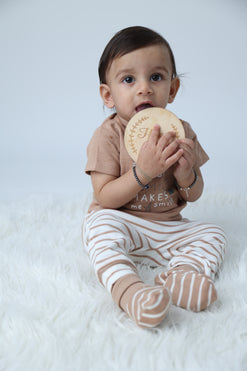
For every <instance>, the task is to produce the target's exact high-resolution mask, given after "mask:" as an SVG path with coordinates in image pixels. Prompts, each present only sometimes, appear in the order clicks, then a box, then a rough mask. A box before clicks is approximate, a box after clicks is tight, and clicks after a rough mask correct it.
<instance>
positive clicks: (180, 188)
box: [175, 168, 197, 198]
mask: <svg viewBox="0 0 247 371" xmlns="http://www.w3.org/2000/svg"><path fill="white" fill-rule="evenodd" d="M193 171H194V174H195V179H194V181H193V183H192V184H191V185H190V186H189V187H180V186H179V185H178V183H177V181H176V180H175V181H176V186H177V189H178V190H179V191H184V192H185V193H186V197H187V198H189V193H188V191H189V190H190V189H191V188H192V187H193V185H195V183H196V181H197V172H196V171H195V169H194V168H193Z"/></svg>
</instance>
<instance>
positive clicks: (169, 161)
mask: <svg viewBox="0 0 247 371" xmlns="http://www.w3.org/2000/svg"><path fill="white" fill-rule="evenodd" d="M183 153H184V150H183V148H180V143H179V141H178V140H177V139H176V136H175V133H174V132H171V131H170V132H168V133H165V134H164V135H162V136H160V127H159V125H155V127H154V128H153V130H152V132H151V135H150V137H149V139H148V141H147V142H145V143H143V145H142V147H141V149H140V152H139V155H138V159H137V165H138V167H139V168H140V169H141V170H143V172H145V174H147V175H148V176H149V177H150V178H155V177H157V176H158V175H160V174H162V173H164V172H165V171H166V170H167V169H169V168H170V167H171V166H173V165H174V164H175V163H176V162H177V161H179V159H180V158H181V156H182V155H183Z"/></svg>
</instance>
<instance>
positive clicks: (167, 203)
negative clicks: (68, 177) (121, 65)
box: [85, 114, 209, 221]
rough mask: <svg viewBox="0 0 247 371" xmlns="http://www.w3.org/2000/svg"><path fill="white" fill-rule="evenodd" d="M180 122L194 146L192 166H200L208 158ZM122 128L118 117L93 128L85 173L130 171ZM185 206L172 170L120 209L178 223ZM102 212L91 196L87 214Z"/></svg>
mask: <svg viewBox="0 0 247 371" xmlns="http://www.w3.org/2000/svg"><path fill="white" fill-rule="evenodd" d="M182 123H183V126H184V130H185V136H186V138H190V139H192V140H193V141H194V143H195V153H196V164H195V167H200V166H202V165H203V164H204V163H205V162H207V161H208V159H209V157H208V155H207V154H206V152H205V151H204V150H203V148H202V147H201V145H200V143H199V142H198V140H197V137H196V134H195V133H194V131H193V130H192V128H191V126H190V124H188V123H187V122H185V121H182ZM125 127H126V126H125V124H124V123H122V122H121V120H120V119H119V117H118V116H117V115H116V114H113V115H111V116H110V117H108V118H107V119H106V120H105V121H104V122H103V124H102V125H101V126H100V127H98V128H97V129H96V131H95V132H94V134H93V137H92V139H91V141H90V143H89V145H88V148H87V156H88V160H87V164H86V168H85V172H86V173H87V174H89V175H90V173H91V171H97V172H100V173H104V174H108V175H112V176H115V177H119V176H121V175H123V174H125V173H126V172H127V171H129V169H130V168H132V166H133V160H132V159H131V157H130V156H129V154H128V152H127V150H126V148H125V144H124V131H125ZM185 206H186V201H184V200H183V199H182V198H181V196H180V194H179V192H178V190H177V188H176V184H175V178H174V176H173V174H172V169H169V170H167V171H166V172H165V173H164V174H163V175H161V176H160V177H157V178H155V179H153V180H152V181H151V182H150V183H149V188H148V189H144V190H141V191H140V192H139V193H138V194H137V195H136V197H135V198H133V200H131V201H130V202H128V203H127V204H126V205H124V206H123V207H121V208H120V209H119V210H121V211H125V212H126V213H130V214H133V215H136V216H139V217H141V218H144V219H151V220H158V221H169V220H180V219H181V215H180V212H181V210H182V209H183V208H184V207H185ZM101 209H102V207H101V206H100V204H99V203H98V202H97V200H96V198H95V197H93V202H92V203H91V205H90V207H89V210H88V212H91V211H92V210H101Z"/></svg>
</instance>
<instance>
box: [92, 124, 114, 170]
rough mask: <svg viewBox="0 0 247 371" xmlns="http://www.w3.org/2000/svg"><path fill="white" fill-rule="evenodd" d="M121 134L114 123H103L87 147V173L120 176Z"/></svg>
mask: <svg viewBox="0 0 247 371" xmlns="http://www.w3.org/2000/svg"><path fill="white" fill-rule="evenodd" d="M119 141H120V140H119V134H118V130H117V128H115V127H114V125H104V124H102V125H101V126H100V127H99V128H98V129H96V131H95V132H94V134H93V136H92V138H91V140H90V142H89V145H88V147H87V163H86V167H85V172H86V174H88V175H90V174H91V171H97V172H99V173H103V174H107V175H112V176H116V177H119V175H120V165H119Z"/></svg>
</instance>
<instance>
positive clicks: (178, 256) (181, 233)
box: [82, 209, 226, 292]
mask: <svg viewBox="0 0 247 371" xmlns="http://www.w3.org/2000/svg"><path fill="white" fill-rule="evenodd" d="M82 235H83V242H84V246H85V248H86V250H87V252H88V255H89V259H90V260H91V262H92V264H93V267H94V270H95V272H96V274H97V276H98V279H99V281H100V283H101V284H102V285H103V286H104V287H106V288H107V290H108V291H109V292H111V289H112V286H113V284H114V283H115V282H116V281H117V280H118V279H119V278H121V277H123V276H124V275H127V274H133V273H134V274H137V268H136V265H135V262H136V263H138V262H142V263H144V264H149V265H151V266H153V267H157V266H164V267H165V269H164V270H168V269H169V270H170V269H173V268H175V267H178V266H180V265H184V264H187V265H188V264H189V265H191V266H193V267H194V268H195V269H196V270H198V272H201V273H204V274H205V275H207V276H209V277H210V278H212V279H214V277H215V274H216V273H217V271H218V270H219V267H220V265H221V263H222V261H223V258H224V255H225V245H226V238H225V233H224V231H223V230H222V229H221V228H220V227H219V226H217V225H214V224H206V223H201V222H197V221H190V220H187V219H182V220H181V221H169V222H160V221H150V220H145V219H142V218H139V217H136V216H133V215H131V214H127V213H124V212H122V211H119V210H111V209H104V210H100V211H96V212H92V213H90V214H88V215H87V216H86V217H85V218H84V222H83V230H82Z"/></svg>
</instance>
